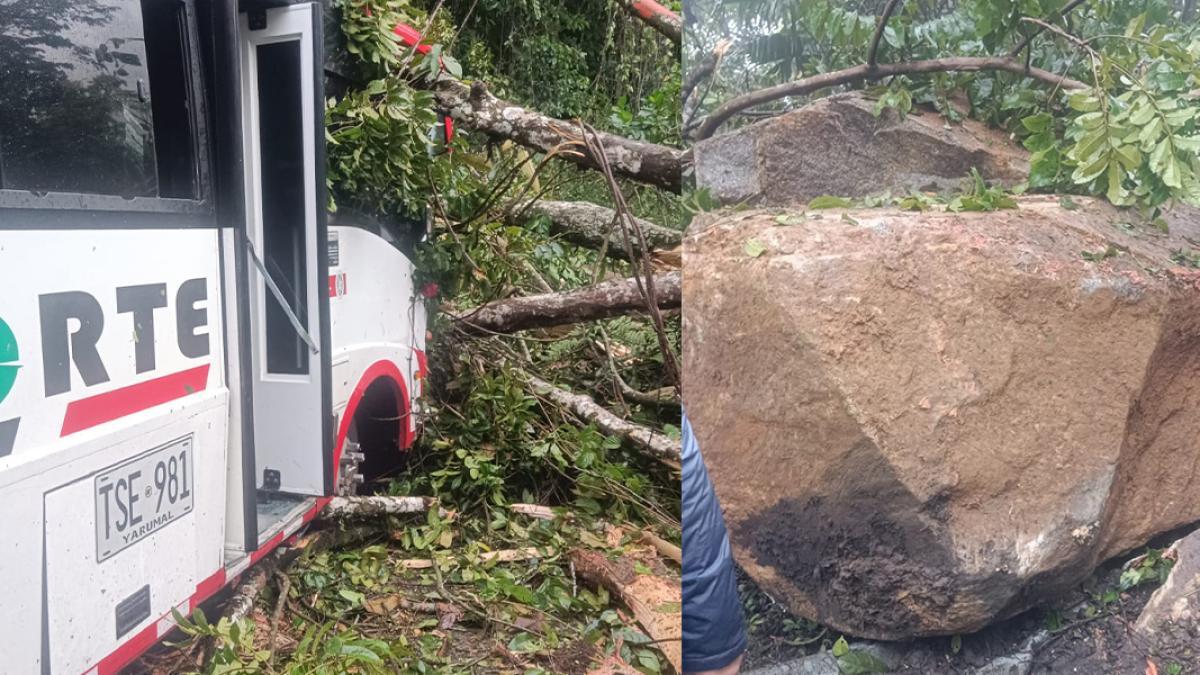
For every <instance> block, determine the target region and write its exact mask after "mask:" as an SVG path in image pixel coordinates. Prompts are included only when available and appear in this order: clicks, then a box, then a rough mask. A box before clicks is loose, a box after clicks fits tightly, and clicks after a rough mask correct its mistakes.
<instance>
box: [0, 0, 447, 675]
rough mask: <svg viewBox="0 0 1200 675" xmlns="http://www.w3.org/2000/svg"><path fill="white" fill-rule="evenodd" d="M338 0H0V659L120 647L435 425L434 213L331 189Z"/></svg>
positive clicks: (80, 661) (164, 627)
mask: <svg viewBox="0 0 1200 675" xmlns="http://www.w3.org/2000/svg"><path fill="white" fill-rule="evenodd" d="M327 14H328V13H327V12H326V10H325V9H324V8H323V7H322V6H321V5H320V4H315V3H310V2H281V1H271V2H254V1H245V0H243V1H242V2H234V1H233V0H141V1H140V2H139V1H138V0H38V1H34V0H0V516H2V518H3V522H4V523H6V525H5V526H4V530H3V534H2V535H0V597H2V598H3V600H2V601H0V672H3V673H37V672H42V673H99V674H101V675H104V674H106V673H115V672H117V671H118V670H119V669H121V668H122V667H123V666H125V665H126V664H128V663H129V662H130V661H132V660H133V659H134V658H136V657H137V656H138V655H139V654H140V653H142V652H143V651H144V650H145V649H147V648H148V647H150V646H151V645H153V644H154V643H156V642H157V641H158V639H159V638H160V636H163V635H164V634H165V633H166V632H167V631H169V630H170V629H171V627H172V619H171V616H172V610H173V609H175V610H179V611H180V612H181V613H183V614H185V615H186V614H188V613H189V612H190V611H191V610H192V608H194V607H195V606H196V605H197V604H198V603H200V602H201V601H203V600H205V599H206V598H208V597H210V596H212V595H213V594H214V593H215V592H216V591H218V590H220V589H221V588H222V587H224V586H225V585H227V584H229V583H232V582H233V581H234V579H235V578H236V577H238V575H239V574H241V573H243V572H244V571H245V570H246V569H247V568H248V567H249V566H250V565H252V564H254V563H255V562H256V561H257V560H259V559H260V558H261V557H262V556H264V555H266V554H267V553H268V552H270V551H271V550H272V549H273V548H274V547H277V546H279V545H280V544H281V543H282V542H285V541H287V540H288V539H289V538H290V537H294V536H295V534H296V532H297V531H298V530H299V529H300V528H301V527H303V526H304V524H305V523H306V522H308V521H309V520H311V518H312V517H313V516H314V515H316V513H317V512H318V511H319V510H320V509H321V508H322V507H323V505H324V504H325V502H326V501H327V500H328V499H329V497H330V496H331V495H334V494H338V493H345V492H348V491H353V489H354V486H355V484H356V483H357V482H359V481H360V480H361V473H362V472H369V471H371V470H376V469H379V467H383V466H386V465H387V464H389V463H394V462H396V461H398V458H399V457H400V456H401V455H402V451H403V450H404V449H405V448H407V447H409V446H410V444H411V443H412V440H413V438H414V435H415V434H416V433H417V432H418V430H419V429H418V422H417V419H418V414H417V413H418V403H417V396H419V394H420V390H421V385H422V381H423V378H424V376H425V355H424V353H423V352H422V349H423V347H424V343H425V330H426V329H425V314H424V308H423V305H422V303H421V299H420V298H418V297H417V294H416V293H415V292H414V285H413V273H414V270H413V265H412V260H411V258H412V254H411V250H412V246H413V245H414V244H415V242H416V241H418V240H420V238H422V237H423V236H425V232H426V224H425V220H424V219H422V218H419V217H418V218H411V219H406V218H399V217H397V219H396V220H395V221H390V222H388V223H381V222H379V221H376V220H372V219H370V218H365V217H360V218H356V217H351V216H345V215H338V216H334V215H332V214H329V213H327V210H326V203H327V201H326V199H327V197H326V182H325V180H326V179H325V170H324V143H325V135H324V130H323V122H324V113H323V110H324V106H323V100H324V96H325V92H324V89H325V87H326V83H325V77H324V76H323V74H324V72H325V68H324V63H325V60H326V59H325V54H324V45H325V38H326V37H329V38H330V39H333V38H336V37H337V36H338V35H339V34H338V33H336V27H334V28H333V30H332V32H331V29H330V26H325V25H324V23H325V21H326V20H327V18H326V17H327ZM360 448H361V450H362V452H358V450H359V449H360ZM363 455H365V459H363Z"/></svg>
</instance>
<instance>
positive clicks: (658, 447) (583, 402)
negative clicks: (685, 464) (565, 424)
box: [529, 375, 680, 466]
mask: <svg viewBox="0 0 1200 675" xmlns="http://www.w3.org/2000/svg"><path fill="white" fill-rule="evenodd" d="M529 382H530V384H532V385H533V388H534V390H535V391H537V393H539V394H542V395H543V396H546V397H547V398H549V399H550V400H551V401H554V402H555V403H557V404H558V405H561V406H562V407H564V408H567V409H568V410H570V411H571V412H573V413H575V414H576V415H578V416H579V417H580V418H581V419H583V420H584V421H587V422H594V423H595V424H596V426H598V427H600V430H601V431H604V432H605V433H608V434H611V435H613V436H620V437H622V438H625V439H626V440H628V441H629V442H631V443H633V444H634V445H637V446H638V447H640V448H642V449H643V450H645V451H647V452H648V453H649V454H651V455H653V456H654V457H655V458H656V459H659V460H661V461H663V462H665V463H667V464H670V465H671V466H678V465H679V456H680V445H679V442H678V441H674V440H671V439H670V438H668V437H667V436H666V435H664V434H663V433H662V432H659V431H655V430H653V429H650V428H648V427H644V426H642V425H640V424H634V423H633V422H629V421H626V420H624V419H621V418H620V417H617V416H616V415H614V414H612V413H611V412H609V411H608V410H606V409H604V407H603V406H601V405H600V404H598V403H596V402H595V401H593V400H592V399H591V398H589V397H587V396H584V395H583V394H573V393H571V392H569V391H567V390H565V389H560V388H558V387H556V386H554V385H553V384H550V383H549V382H547V381H545V380H543V379H541V378H539V377H535V376H533V375H530V376H529Z"/></svg>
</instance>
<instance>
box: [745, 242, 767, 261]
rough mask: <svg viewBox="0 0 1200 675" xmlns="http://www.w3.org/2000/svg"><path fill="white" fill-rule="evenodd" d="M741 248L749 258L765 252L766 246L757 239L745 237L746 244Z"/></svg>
mask: <svg viewBox="0 0 1200 675" xmlns="http://www.w3.org/2000/svg"><path fill="white" fill-rule="evenodd" d="M742 250H743V251H745V252H746V255H748V256H750V257H751V258H757V257H758V256H760V255H762V254H763V253H765V252H766V250H767V247H766V246H763V243H762V242H761V241H759V240H757V239H747V240H746V245H745V246H744V247H743V248H742Z"/></svg>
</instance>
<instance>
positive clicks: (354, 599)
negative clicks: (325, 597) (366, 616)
mask: <svg viewBox="0 0 1200 675" xmlns="http://www.w3.org/2000/svg"><path fill="white" fill-rule="evenodd" d="M338 595H340V596H341V597H342V598H343V599H345V600H347V601H349V602H350V604H352V605H355V606H361V605H362V602H363V599H364V598H365V596H364V595H363V594H362V593H359V592H358V591H352V590H350V589H349V588H343V589H342V590H340V591H338Z"/></svg>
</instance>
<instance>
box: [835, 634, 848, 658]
mask: <svg viewBox="0 0 1200 675" xmlns="http://www.w3.org/2000/svg"><path fill="white" fill-rule="evenodd" d="M832 651H833V655H834V656H835V657H837V658H839V659H840V658H842V657H843V656H845V655H846V654H848V653H850V643H849V642H846V636H844V635H842V636H839V637H838V639H837V640H836V641H835V642H834V643H833V650H832Z"/></svg>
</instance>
